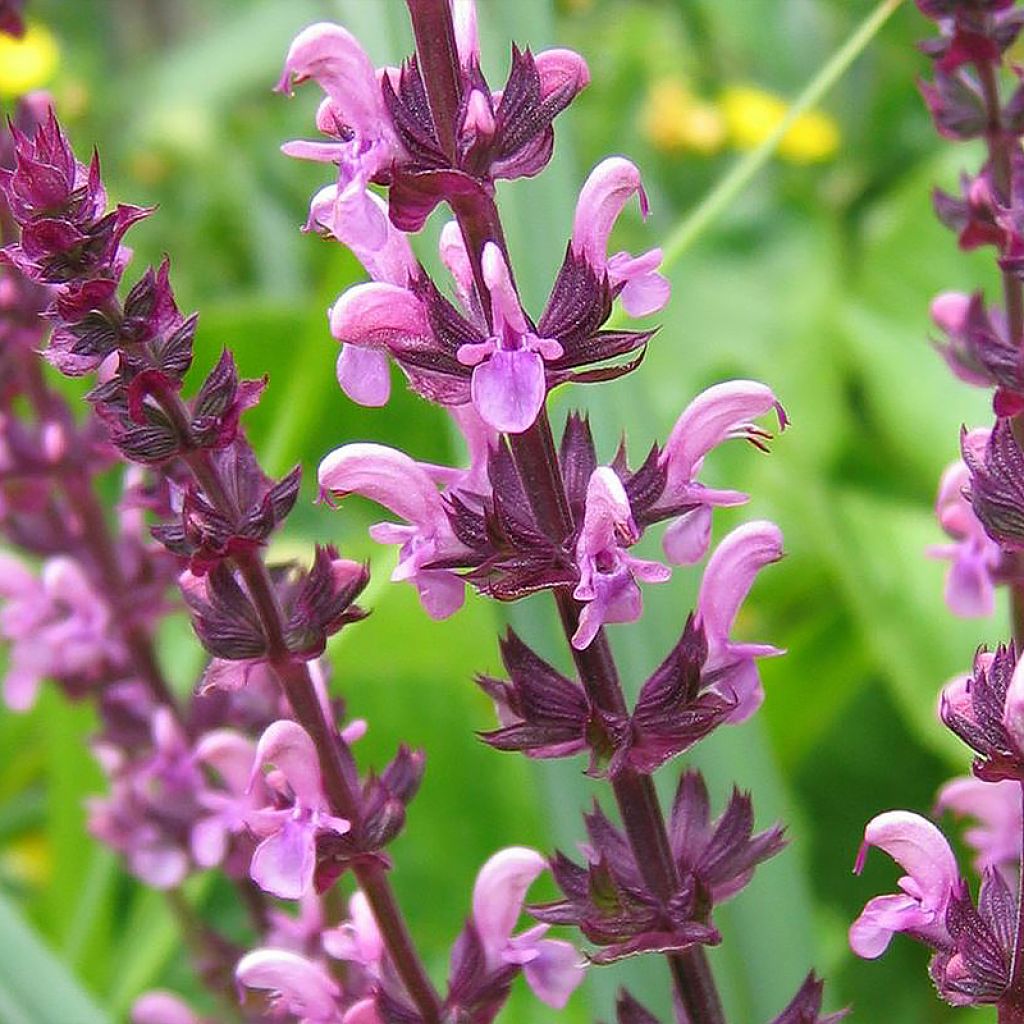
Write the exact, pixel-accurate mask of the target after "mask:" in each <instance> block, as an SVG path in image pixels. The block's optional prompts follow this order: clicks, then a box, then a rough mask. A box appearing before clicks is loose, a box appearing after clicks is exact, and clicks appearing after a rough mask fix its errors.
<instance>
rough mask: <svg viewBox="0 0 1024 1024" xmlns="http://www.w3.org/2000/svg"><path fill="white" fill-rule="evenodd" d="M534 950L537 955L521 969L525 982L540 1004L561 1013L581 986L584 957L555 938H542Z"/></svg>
mask: <svg viewBox="0 0 1024 1024" xmlns="http://www.w3.org/2000/svg"><path fill="white" fill-rule="evenodd" d="M536 950H537V956H535V957H534V958H533V959H532V960H530V961H529V962H528V963H527V964H526V966H525V967H524V968H523V974H524V975H525V976H526V983H527V984H528V985H529V986H530V988H531V989H533V994H534V995H535V996H536V997H537V998H538V999H539V1000H540V1001H541V1002H542V1003H547V1005H548V1006H553V1007H554V1008H555V1009H556V1010H561V1009H562V1008H563V1007H564V1006H565V1004H566V1003H568V1002H569V996H571V995H572V994H573V992H575V991H576V989H577V988H579V986H580V985H581V984H582V983H583V979H584V977H585V971H584V969H583V963H584V961H583V958H582V957H581V956H580V953H579V950H577V949H576V948H575V947H574V946H572V945H571V944H570V943H568V942H562V941H560V940H558V939H542V940H541V941H540V942H538V943H537V945H536Z"/></svg>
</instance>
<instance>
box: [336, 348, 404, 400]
mask: <svg viewBox="0 0 1024 1024" xmlns="http://www.w3.org/2000/svg"><path fill="white" fill-rule="evenodd" d="M337 374H338V384H339V385H340V386H341V390H342V391H344V392H345V394H346V395H348V397H349V398H351V399H352V401H353V402H358V403H359V404H360V405H366V406H369V407H370V408H379V407H380V406H383V405H387V404H388V399H389V398H390V397H391V364H390V362H389V360H388V355H387V353H386V352H382V351H381V350H380V349H377V348H359V347H358V346H356V345H342V346H341V351H340V352H339V353H338V365H337Z"/></svg>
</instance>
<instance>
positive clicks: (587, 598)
mask: <svg viewBox="0 0 1024 1024" xmlns="http://www.w3.org/2000/svg"><path fill="white" fill-rule="evenodd" d="M639 538H640V531H639V530H638V529H637V525H636V522H635V521H634V519H633V513H632V510H631V509H630V505H629V498H628V497H627V496H626V489H625V488H624V487H623V485H622V481H621V480H620V479H619V478H618V476H617V475H616V473H615V470H613V469H611V468H610V467H609V466H599V467H598V468H597V469H595V470H594V472H593V474H592V475H591V477H590V482H589V483H588V484H587V496H586V506H585V510H584V514H583V528H582V530H581V531H580V537H579V540H578V541H577V542H576V564H577V566H578V568H579V572H580V582H579V583H578V584H577V586H576V589H575V590H574V591H573V597H575V598H576V600H577V601H584V602H586V605H585V607H584V609H583V613H582V614H581V615H580V623H579V628H578V629H577V630H576V632H575V633H574V634H573V637H572V645H573V647H575V648H576V649H577V650H584V649H585V648H587V647H589V646H590V644H591V642H592V641H593V639H594V637H595V636H597V631H598V630H599V629H600V628H601V626H602V625H603V624H604V623H606V622H633V621H634V620H635V619H638V618H639V617H640V613H641V611H642V606H643V599H642V597H641V594H640V587H639V586H638V584H637V581H638V580H641V581H643V582H644V583H664V582H666V581H667V580H668V579H669V578H670V577H671V575H672V570H671V569H669V568H668V566H666V565H662V564H661V563H660V562H650V561H645V560H643V559H640V558H634V557H633V556H632V555H630V554H629V553H628V551H627V550H626V549H627V548H628V547H630V546H632V545H633V544H635V543H636V542H637V540H639Z"/></svg>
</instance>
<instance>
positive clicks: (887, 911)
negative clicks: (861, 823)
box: [850, 811, 960, 960]
mask: <svg viewBox="0 0 1024 1024" xmlns="http://www.w3.org/2000/svg"><path fill="white" fill-rule="evenodd" d="M869 846H877V847H878V849H880V850H884V851H885V852H886V853H887V854H889V856H890V857H892V859H893V860H895V861H896V863H897V864H899V865H900V867H902V868H903V869H904V870H905V871H906V872H907V874H906V875H904V877H903V878H901V879H900V880H899V887H900V889H901V890H902V892H900V893H899V894H896V895H892V896H876V897H875V898H874V899H873V900H871V901H870V902H869V903H868V904H867V906H865V908H864V909H863V911H861V914H860V917H858V918H857V920H856V921H854V922H853V924H852V925H851V926H850V948H851V949H852V950H853V951H854V953H856V954H857V955H858V956H861V957H864V958H865V959H868V960H873V959H875V958H876V957H879V956H881V955H882V954H883V953H884V952H885V950H886V948H887V947H888V945H889V942H890V940H891V939H892V936H893V935H895V934H896V932H907V933H908V934H910V935H911V936H913V937H914V938H917V939H920V940H921V941H923V942H926V943H928V944H930V945H942V946H949V945H952V943H951V940H950V937H949V933H948V931H947V930H946V908H947V907H948V906H949V902H950V899H951V897H952V896H953V894H954V891H955V889H956V886H957V884H958V882H959V880H960V873H959V871H958V869H957V866H956V858H955V857H954V856H953V851H952V850H951V849H950V848H949V843H948V842H947V841H946V837H945V836H944V835H943V834H942V833H941V832H940V831H939V830H938V829H937V828H936V827H935V826H934V825H933V824H932V823H931V822H930V821H928V820H926V819H925V818H922V817H921V816H920V815H919V814H911V813H910V812H909V811H887V812H886V813H885V814H879V815H878V816H877V817H875V818H872V819H871V821H869V822H868V825H867V828H865V830H864V842H863V843H862V845H861V848H860V853H859V854H858V855H857V864H856V868H855V870H856V871H858V872H859V871H860V870H861V869H862V867H863V865H864V860H865V858H866V856H867V851H868V847H869Z"/></svg>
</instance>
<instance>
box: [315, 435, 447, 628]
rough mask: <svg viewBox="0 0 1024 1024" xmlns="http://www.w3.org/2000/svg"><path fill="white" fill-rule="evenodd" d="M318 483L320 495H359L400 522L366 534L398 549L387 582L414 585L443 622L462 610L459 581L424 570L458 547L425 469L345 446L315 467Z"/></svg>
mask: <svg viewBox="0 0 1024 1024" xmlns="http://www.w3.org/2000/svg"><path fill="white" fill-rule="evenodd" d="M318 480H319V483H320V490H321V491H322V492H325V493H331V494H334V495H336V496H338V497H344V496H345V495H346V494H353V493H355V494H360V495H362V496H363V497H364V498H369V499H370V500H371V501H375V502H377V503H378V504H380V505H383V506H384V507H385V508H387V509H390V510H391V511H392V512H394V513H395V515H397V516H399V517H400V518H402V519H404V520H405V523H404V524H397V523H378V524H376V525H375V526H373V527H371V529H370V536H371V537H373V539H374V540H376V541H377V542H378V543H381V544H399V545H401V548H400V551H399V558H398V565H397V566H396V567H395V570H394V572H393V573H392V574H391V579H392V580H393V581H395V582H399V581H402V580H408V581H409V582H411V583H413V584H415V586H416V588H417V590H419V593H420V599H421V601H422V602H423V606H424V608H426V610H427V612H428V614H430V615H431V616H432V617H433V618H435V619H443V618H447V617H448V616H449V615H452V614H453V613H454V612H456V611H458V609H459V608H460V607H462V602H463V599H464V589H465V587H464V584H463V583H462V581H461V580H460V579H459V578H458V577H457V576H456V575H455V574H454V573H452V572H449V571H448V570H444V569H431V568H428V566H429V565H430V564H431V563H433V562H436V561H439V560H441V559H443V558H446V557H448V556H450V555H452V554H454V553H456V552H459V551H462V550H463V549H462V545H461V544H460V543H459V541H458V540H457V539H456V537H455V534H454V533H453V532H452V528H451V525H450V523H449V521H448V516H447V513H446V512H445V507H444V503H443V502H442V499H441V495H440V493H439V492H438V490H437V485H436V484H435V483H434V480H433V479H432V478H431V476H430V475H429V473H428V472H427V469H426V468H425V467H424V466H421V465H420V464H419V463H418V462H415V461H413V460H412V459H411V458H409V456H408V455H406V454H405V453H404V452H400V451H398V450H396V449H394V448H388V447H386V446H385V445H379V444H348V445H344V446H342V447H341V448H336V449H335V450H334V451H333V452H331V454H330V455H328V456H327V457H326V458H325V459H324V460H323V462H321V463H320V469H319V471H318Z"/></svg>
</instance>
